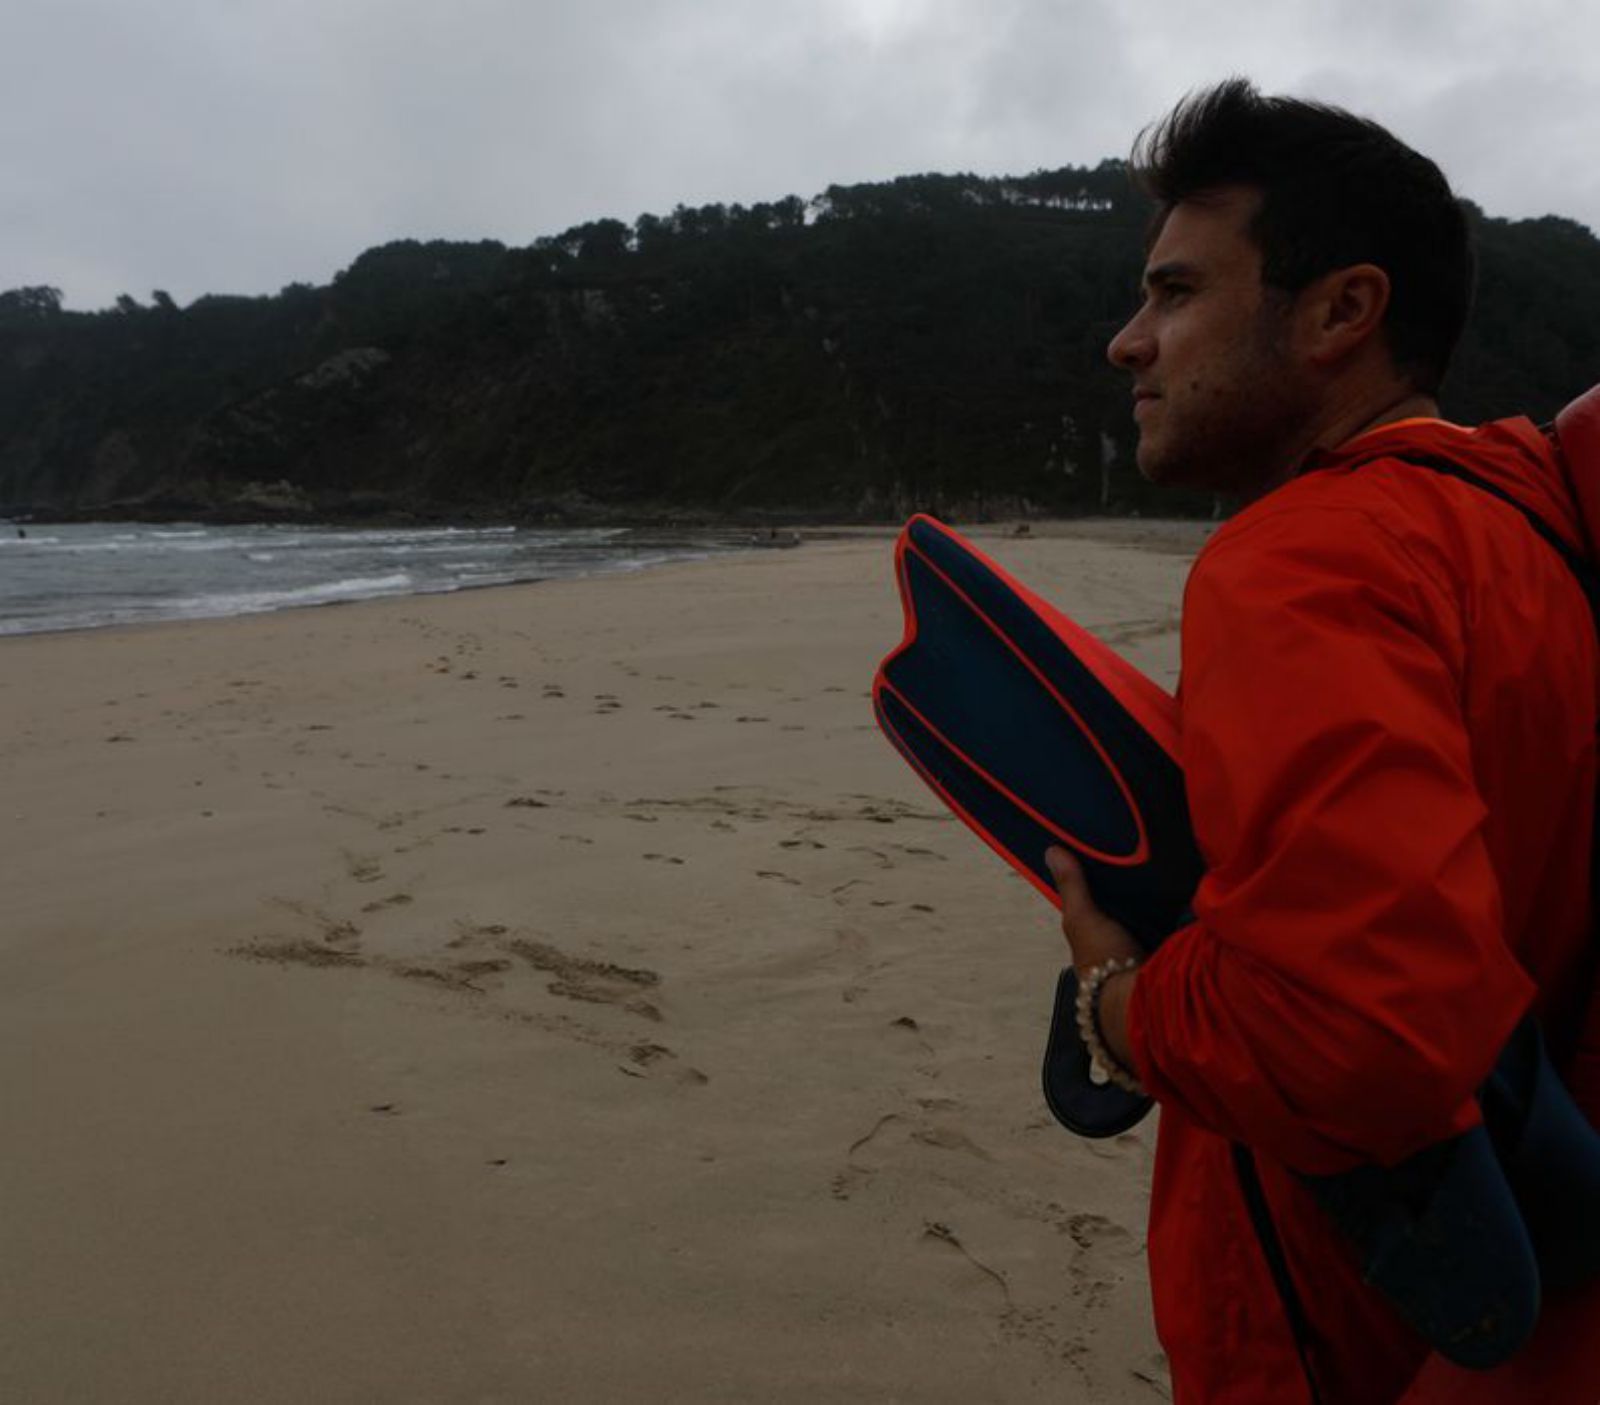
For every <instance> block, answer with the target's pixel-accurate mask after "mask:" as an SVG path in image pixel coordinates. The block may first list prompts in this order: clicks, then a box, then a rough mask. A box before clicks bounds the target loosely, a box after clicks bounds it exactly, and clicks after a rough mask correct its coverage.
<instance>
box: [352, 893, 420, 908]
mask: <svg viewBox="0 0 1600 1405" xmlns="http://www.w3.org/2000/svg"><path fill="white" fill-rule="evenodd" d="M411 901H412V898H411V894H410V893H391V894H389V896H388V897H386V898H378V899H377V900H376V901H374V902H370V903H364V904H362V908H361V910H362V912H382V911H384V909H386V908H391V907H406V906H409V904H410V903H411Z"/></svg>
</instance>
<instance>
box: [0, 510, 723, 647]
mask: <svg viewBox="0 0 1600 1405" xmlns="http://www.w3.org/2000/svg"><path fill="white" fill-rule="evenodd" d="M751 544H752V542H751V534H750V533H749V532H743V533H736V532H720V533H719V532H714V531H708V532H703V533H696V532H691V531H681V532H666V531H646V530H641V529H635V528H625V527H596V528H571V529H563V528H521V527H406V528H391V527H383V528H352V527H304V526H243V527H240V526H228V527H208V526H201V525H198V524H189V523H182V522H174V523H168V524H154V525H148V524H142V523H141V524H136V523H126V522H117V523H73V524H70V525H67V524H63V525H60V526H56V525H51V524H48V523H28V524H23V525H15V524H9V523H0V635H7V634H34V633H39V632H42V631H47V630H64V629H96V628H102V627H105V626H107V625H122V624H145V623H149V622H152V621H156V620H192V619H211V618H217V617H220V616H225V615H248V614H259V613H262V612H264V611H268V610H282V609H288V608H291V607H294V606H301V605H330V604H335V603H337V602H340V601H345V600H366V599H371V598H373V597H376V596H386V595H418V594H434V593H438V592H444V591H453V590H463V589H470V588H472V587H475V586H486V585H509V584H511V583H513V582H518V581H537V580H548V579H553V578H557V577H569V576H590V575H600V574H606V573H610V572H615V571H636V570H642V569H644V568H646V567H649V566H656V565H660V564H663V563H665V562H668V561H683V560H694V559H698V558H701V557H705V556H710V555H714V554H717V553H720V552H725V551H730V550H737V549H739V548H740V547H748V546H749V545H751Z"/></svg>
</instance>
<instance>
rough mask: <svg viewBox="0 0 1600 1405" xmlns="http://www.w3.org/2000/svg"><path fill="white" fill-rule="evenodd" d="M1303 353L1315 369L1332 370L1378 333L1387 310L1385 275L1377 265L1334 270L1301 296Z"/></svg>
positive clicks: (1360, 265)
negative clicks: (1331, 368)
mask: <svg viewBox="0 0 1600 1405" xmlns="http://www.w3.org/2000/svg"><path fill="white" fill-rule="evenodd" d="M1300 307H1301V312H1302V317H1303V320H1302V322H1301V324H1300V326H1301V332H1302V334H1303V335H1304V336H1305V337H1306V353H1307V355H1308V356H1309V357H1310V359H1311V361H1312V362H1313V364H1315V365H1319V366H1333V365H1335V364H1337V363H1338V362H1340V361H1343V360H1344V359H1345V358H1346V357H1348V356H1350V355H1352V354H1354V353H1355V352H1357V351H1360V350H1361V349H1362V348H1363V347H1365V346H1366V345H1367V344H1368V343H1369V342H1372V341H1373V340H1374V339H1376V338H1381V337H1382V335H1383V319H1384V314H1385V313H1387V312H1388V310H1389V275H1388V274H1387V273H1385V272H1384V271H1383V270H1382V269H1381V268H1379V267H1378V266H1377V265H1376V264H1371V263H1357V264H1351V265H1350V267H1348V268H1336V269H1334V270H1333V272H1332V273H1326V274H1324V275H1323V276H1322V277H1321V278H1319V279H1317V280H1316V282H1314V283H1313V284H1312V285H1311V286H1310V287H1309V288H1307V289H1306V290H1305V291H1304V292H1303V293H1302V294H1301V296H1300Z"/></svg>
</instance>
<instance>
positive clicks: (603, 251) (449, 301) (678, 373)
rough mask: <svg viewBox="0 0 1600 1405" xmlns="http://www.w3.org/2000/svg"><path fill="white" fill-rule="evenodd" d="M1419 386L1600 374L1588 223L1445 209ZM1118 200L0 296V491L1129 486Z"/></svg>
mask: <svg viewBox="0 0 1600 1405" xmlns="http://www.w3.org/2000/svg"><path fill="white" fill-rule="evenodd" d="M1473 215H1474V219H1475V220H1476V222H1477V224H1478V229H1479V235H1480V247H1481V257H1482V278H1481V290H1480V295H1479V302H1478V310H1477V313H1476V316H1475V318H1474V321H1473V325H1472V328H1471V330H1470V333H1469V337H1468V340H1467V342H1466V345H1465V346H1464V348H1463V350H1462V353H1461V355H1460V358H1459V361H1458V366H1457V369H1456V371H1455V373H1454V375H1453V378H1452V383H1451V386H1450V389H1449V394H1448V396H1447V404H1446V410H1447V413H1449V414H1451V415H1452V416H1454V417H1457V418H1462V419H1467V420H1475V419H1481V418H1484V417H1488V416H1493V415H1498V414H1506V413H1513V412H1519V411H1520V412H1526V413H1530V414H1533V415H1535V416H1536V417H1539V416H1547V415H1549V414H1550V413H1551V412H1553V411H1554V410H1555V409H1556V408H1557V407H1558V406H1559V405H1560V404H1562V403H1563V402H1564V401H1565V400H1566V399H1567V398H1569V397H1571V396H1572V395H1573V394H1575V393H1576V392H1578V391H1579V390H1581V389H1583V388H1585V387H1586V386H1587V385H1589V384H1590V383H1591V382H1593V381H1595V380H1600V242H1597V241H1596V239H1595V238H1594V236H1593V235H1592V234H1591V233H1590V232H1589V231H1588V230H1587V229H1585V228H1583V227H1582V226H1581V225H1578V224H1575V223H1573V222H1571V221H1569V220H1564V219H1557V218H1545V219H1540V220H1530V221H1520V222H1515V223H1512V222H1507V221H1504V220H1497V219H1487V218H1484V217H1483V216H1482V215H1481V214H1479V213H1478V212H1477V211H1474V212H1473ZM1146 217H1147V209H1146V207H1145V206H1144V204H1143V203H1142V201H1141V200H1140V198H1139V197H1137V196H1136V195H1135V194H1134V193H1133V192H1132V190H1131V188H1130V186H1129V182H1128V179H1127V171H1126V168H1125V167H1124V165H1123V164H1122V163H1121V162H1114V161H1108V162H1105V163H1103V164H1102V165H1101V166H1099V167H1097V168H1096V169H1094V170H1078V169H1073V168H1067V169H1063V170H1059V171H1048V172H1038V173H1035V174H1033V175H1030V176H1025V177H1017V178H1011V179H980V178H977V177H974V176H936V175H929V176H912V177H905V178H902V179H899V180H895V181H891V182H888V183H884V184H874V185H858V186H851V187H832V188H830V189H829V190H828V191H826V192H825V193H824V194H822V195H821V196H818V197H817V198H815V199H814V200H812V201H810V202H805V201H802V200H800V199H798V198H795V197H790V198H788V199H784V200H780V201H776V202H774V203H772V204H760V205H755V206H752V207H750V208H744V207H741V206H737V205H735V206H731V207H723V206H720V205H713V206H707V207H704V208H701V209H686V208H682V207H680V208H679V209H678V210H676V211H674V212H673V213H672V214H671V215H667V216H660V217H657V216H651V215H645V216H641V217H640V218H639V219H638V221H637V222H636V223H635V224H633V225H632V226H631V227H630V226H628V225H626V224H623V223H621V222H619V221H615V220H600V221H597V222H595V223H592V224H587V225H583V226H580V227H578V228H575V229H571V230H568V231H567V232H566V233H565V234H562V235H559V236H556V237H554V238H545V239H539V240H536V241H535V242H534V243H533V244H532V245H531V246H529V247H526V248H506V247H505V246H503V245H501V244H497V243H491V242H484V243H478V244H461V243H442V242H439V243H417V242H415V241H401V242H398V243H393V244H388V245H385V246H383V247H381V248H377V249H372V250H369V251H368V252H366V253H364V254H362V255H361V256H360V257H359V258H358V259H357V260H356V261H355V262H354V263H353V264H352V265H351V266H350V267H349V268H348V269H346V270H345V271H344V272H342V273H340V274H339V275H338V276H337V277H336V278H335V279H334V280H333V282H332V283H331V284H330V285H328V286H326V287H311V286H307V285H304V284H294V285H291V286H290V287H287V288H285V289H284V290H283V291H282V292H281V293H279V294H277V295H276V296H274V297H256V298H248V297H220V296H208V297H202V298H200V299H198V300H197V301H195V302H194V303H192V304H190V305H189V306H188V307H179V306H177V305H176V304H175V303H174V301H173V300H172V299H171V298H170V297H168V296H167V295H166V294H164V293H161V292H157V293H155V294H154V295H153V296H152V297H151V300H150V301H149V302H148V303H145V302H140V301H138V300H137V299H135V298H133V297H128V296H124V297H123V298H121V299H119V300H118V303H117V306H116V307H115V308H114V309H110V310H107V311H104V312H98V313H74V312H65V311H63V310H62V309H61V295H60V293H59V292H57V291H56V290H55V289H52V288H18V289H14V290H12V291H10V292H6V293H3V294H0V511H7V512H9V513H11V514H13V515H15V514H19V513H34V514H42V515H48V514H74V515H85V516H87V515H115V514H128V515H145V516H154V517H171V516H186V517H211V518H226V517H236V518H254V519H260V518H264V517H272V516H283V517H310V518H319V517H320V518H344V519H353V518H363V517H370V518H384V519H393V518H403V517H420V518H445V519H465V518H473V517H480V518H481V517H493V518H500V519H512V520H568V521H584V520H596V519H600V520H604V519H607V518H612V519H619V520H621V519H628V518H636V519H637V518H650V517H661V516H680V517H693V516H700V517H719V516H720V517H726V516H738V515H747V516H758V515H760V514H764V513H765V514H772V515H788V516H794V517H799V516H811V517H834V518H856V519H888V518H894V517H899V516H902V515H904V514H905V513H907V512H908V511H910V510H912V509H915V508H929V509H933V510H937V511H942V512H945V513H947V514H950V515H952V516H957V517H963V516H979V515H983V514H986V513H996V514H998V513H1008V514H1009V513H1016V512H1055V513H1071V512H1081V511H1089V510H1095V511H1099V510H1107V509H1109V510H1111V511H1119V510H1120V511H1127V510H1134V509H1142V510H1145V511H1150V510H1152V509H1156V510H1161V511H1164V512H1168V513H1170V512H1173V511H1174V510H1178V509H1181V508H1183V507H1185V506H1187V507H1190V508H1193V509H1196V510H1205V509H1207V508H1209V503H1188V504H1185V503H1182V502H1181V501H1179V500H1176V499H1174V498H1172V497H1170V496H1157V495H1152V493H1151V490H1150V489H1149V488H1148V487H1147V486H1146V485H1144V484H1143V483H1142V482H1141V481H1140V480H1139V478H1138V475H1137V473H1136V471H1135V470H1134V469H1133V466H1132V428H1133V426H1132V422H1131V419H1130V415H1129V400H1128V388H1127V384H1126V381H1125V379H1124V378H1123V377H1122V376H1121V375H1119V374H1118V373H1116V372H1114V371H1113V370H1111V369H1110V368H1109V367H1108V366H1107V365H1106V363H1105V359H1104V347H1105V344H1106V341H1107V339H1108V338H1109V337H1110V335H1111V334H1112V332H1113V331H1114V330H1115V329H1116V327H1117V326H1118V325H1119V323H1120V322H1121V320H1122V319H1123V318H1124V317H1125V316H1126V315H1127V313H1128V312H1129V310H1130V309H1131V307H1132V306H1133V302H1134V291H1135V285H1136V282H1137V277H1138V270H1139V265H1140V262H1141V257H1142V230H1143V227H1144V224H1145V220H1146Z"/></svg>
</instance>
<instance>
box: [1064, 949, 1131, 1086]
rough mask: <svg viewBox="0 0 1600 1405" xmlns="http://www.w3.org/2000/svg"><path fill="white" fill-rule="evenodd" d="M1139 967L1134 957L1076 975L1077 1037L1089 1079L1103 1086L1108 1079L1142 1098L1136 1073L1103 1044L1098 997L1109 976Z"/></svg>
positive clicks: (1117, 960)
mask: <svg viewBox="0 0 1600 1405" xmlns="http://www.w3.org/2000/svg"><path fill="white" fill-rule="evenodd" d="M1138 967H1139V962H1138V960H1137V959H1136V958H1134V957H1129V958H1127V959H1126V960H1120V959H1113V960H1110V961H1105V962H1102V963H1101V964H1100V965H1098V966H1091V967H1090V968H1089V969H1088V970H1087V971H1084V972H1081V973H1080V974H1079V976H1078V1037H1079V1038H1080V1039H1081V1040H1083V1046H1084V1048H1086V1049H1087V1050H1088V1051H1089V1060H1090V1063H1089V1070H1090V1073H1089V1076H1090V1077H1091V1078H1093V1079H1094V1081H1095V1082H1096V1083H1105V1082H1107V1081H1108V1080H1109V1081H1110V1082H1112V1083H1115V1084H1116V1085H1117V1087H1119V1088H1122V1089H1124V1090H1125V1091H1127V1092H1129V1093H1137V1094H1138V1095H1139V1096H1140V1097H1144V1096H1146V1094H1145V1090H1144V1084H1142V1083H1141V1082H1139V1079H1138V1076H1137V1074H1135V1073H1134V1071H1133V1070H1132V1069H1131V1068H1126V1067H1124V1066H1123V1064H1122V1063H1121V1062H1120V1061H1119V1060H1118V1059H1117V1057H1116V1055H1114V1054H1113V1053H1112V1052H1111V1049H1110V1046H1109V1045H1108V1044H1107V1043H1106V1039H1105V1031H1104V1030H1103V1029H1101V1027H1100V996H1101V994H1102V993H1103V992H1104V990H1105V984H1106V982H1107V981H1108V980H1110V979H1111V977H1112V976H1116V975H1120V974H1121V973H1122V972H1124V971H1134V970H1137V969H1138Z"/></svg>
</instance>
